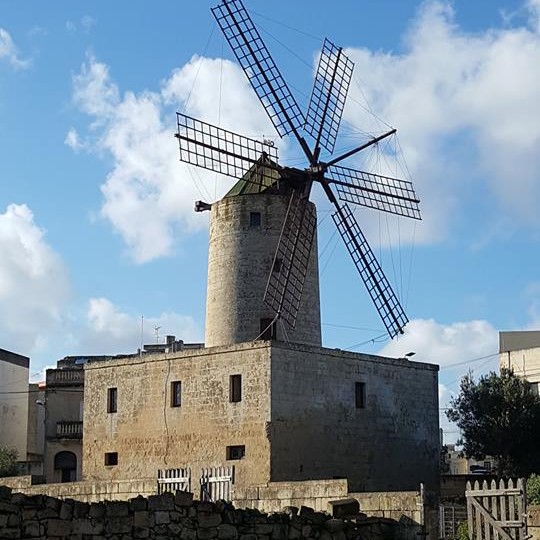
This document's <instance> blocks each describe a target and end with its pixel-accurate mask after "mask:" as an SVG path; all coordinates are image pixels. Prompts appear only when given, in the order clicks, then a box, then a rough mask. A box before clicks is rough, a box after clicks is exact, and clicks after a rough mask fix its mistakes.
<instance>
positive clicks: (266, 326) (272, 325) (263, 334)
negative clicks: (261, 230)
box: [259, 319, 276, 341]
mask: <svg viewBox="0 0 540 540" xmlns="http://www.w3.org/2000/svg"><path fill="white" fill-rule="evenodd" d="M259 339H262V340H264V341H268V340H269V339H276V321H275V320H274V319H261V322H260V337H259Z"/></svg>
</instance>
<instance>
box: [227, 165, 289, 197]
mask: <svg viewBox="0 0 540 540" xmlns="http://www.w3.org/2000/svg"><path fill="white" fill-rule="evenodd" d="M276 167H277V163H274V162H273V161H272V160H271V159H270V158H269V157H268V155H267V154H262V155H261V157H260V158H259V159H258V160H257V163H254V164H253V165H252V166H251V167H250V168H249V170H248V171H247V172H246V173H245V174H244V176H242V178H240V180H238V182H236V184H234V186H233V187H232V188H231V190H230V191H229V192H228V193H227V195H225V197H236V196H237V195H248V194H253V193H264V192H265V191H267V190H268V189H269V188H270V187H272V186H273V185H274V184H275V183H276V182H277V181H278V180H279V171H277V169H276Z"/></svg>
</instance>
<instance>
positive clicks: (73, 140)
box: [64, 128, 84, 152]
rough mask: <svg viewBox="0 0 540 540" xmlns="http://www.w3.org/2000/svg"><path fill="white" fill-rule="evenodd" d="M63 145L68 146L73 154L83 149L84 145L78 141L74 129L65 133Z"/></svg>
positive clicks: (77, 135)
mask: <svg viewBox="0 0 540 540" xmlns="http://www.w3.org/2000/svg"><path fill="white" fill-rule="evenodd" d="M64 144H66V145H67V146H69V147H70V148H71V149H72V150H73V151H74V152H78V151H80V150H81V149H83V148H84V144H83V143H82V142H81V140H80V139H79V134H78V133H77V130H76V129H74V128H71V129H70V130H69V131H68V132H67V134H66V138H65V139H64Z"/></svg>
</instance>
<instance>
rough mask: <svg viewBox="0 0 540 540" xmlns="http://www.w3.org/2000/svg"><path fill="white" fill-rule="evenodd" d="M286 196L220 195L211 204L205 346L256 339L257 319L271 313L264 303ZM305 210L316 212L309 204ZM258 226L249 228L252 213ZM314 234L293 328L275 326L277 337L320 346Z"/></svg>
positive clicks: (272, 316)
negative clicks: (254, 214) (222, 196)
mask: <svg viewBox="0 0 540 540" xmlns="http://www.w3.org/2000/svg"><path fill="white" fill-rule="evenodd" d="M288 204H289V196H287V195H276V194H265V193H257V194H248V195H241V196H236V197H225V198H224V199H222V200H221V201H219V202H217V203H215V204H213V205H212V218H211V222H210V246H209V254H208V290H207V297H206V336H205V344H206V346H207V347H214V346H219V345H231V344H234V343H242V342H245V341H252V340H254V339H257V337H258V336H259V335H260V334H261V320H262V319H269V320H272V319H273V318H274V316H275V313H274V312H273V311H272V309H271V308H270V307H268V306H267V305H266V304H265V303H264V302H263V295H264V292H265V290H266V284H267V282H268V276H269V275H270V271H271V270H272V264H273V260H274V255H275V251H276V247H277V243H278V240H279V237H280V234H281V229H282V226H283V222H284V220H285V215H286V213H287V207H288ZM308 211H309V212H313V213H314V212H315V206H314V205H313V204H312V203H310V204H309V207H308ZM252 213H257V214H258V215H259V218H257V219H260V222H256V223H259V224H258V225H253V224H252V222H251V221H250V220H251V214H252ZM317 261H318V257H317V235H316V234H315V238H314V241H313V247H312V250H311V255H310V262H309V265H308V271H307V276H306V282H305V285H304V289H303V293H302V300H301V303H300V309H299V312H298V318H297V321H296V326H295V328H294V329H291V328H289V327H287V335H284V333H283V327H282V326H281V325H276V339H279V340H287V341H292V342H295V343H308V344H311V345H320V344H321V318H320V317H321V316H320V301H319V274H318V264H317Z"/></svg>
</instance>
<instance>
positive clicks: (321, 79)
mask: <svg viewBox="0 0 540 540" xmlns="http://www.w3.org/2000/svg"><path fill="white" fill-rule="evenodd" d="M353 69H354V64H353V63H352V62H351V60H349V58H347V57H346V56H345V54H344V52H343V50H342V49H341V47H336V46H335V45H334V44H333V43H332V42H331V41H329V40H328V39H325V40H324V45H323V49H322V52H321V56H320V58H319V66H318V67H317V74H316V75H315V82H314V85H313V90H312V92H311V98H310V100H309V107H308V112H307V115H306V124H305V130H306V131H307V132H308V133H309V134H310V135H311V136H312V137H313V138H314V139H315V148H318V147H319V145H322V146H323V147H324V148H326V150H328V152H333V151H334V145H335V143H336V138H337V135H338V131H339V124H340V122H341V116H342V114H343V109H344V107H345V101H346V99H347V92H348V90H349V84H350V82H351V77H352V73H353Z"/></svg>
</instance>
